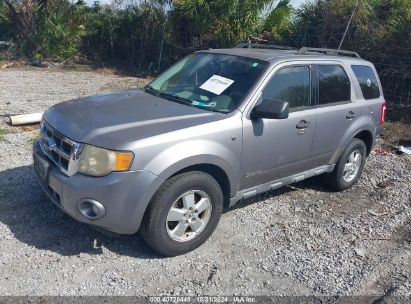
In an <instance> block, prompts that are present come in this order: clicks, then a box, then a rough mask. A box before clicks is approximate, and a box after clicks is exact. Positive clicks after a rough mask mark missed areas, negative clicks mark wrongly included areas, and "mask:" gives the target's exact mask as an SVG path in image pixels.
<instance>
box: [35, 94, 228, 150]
mask: <svg viewBox="0 0 411 304" xmlns="http://www.w3.org/2000/svg"><path fill="white" fill-rule="evenodd" d="M43 117H44V119H45V120H46V121H47V122H48V123H49V124H50V125H51V126H52V127H53V128H55V129H56V130H57V131H59V132H60V133H62V134H63V135H65V136H67V137H68V138H70V139H72V140H74V141H76V142H80V143H88V144H91V145H95V146H99V147H103V148H108V149H118V148H119V147H121V146H123V145H124V144H126V143H129V142H132V141H135V140H138V139H143V138H146V137H150V136H154V135H158V134H163V133H167V132H172V131H175V130H178V129H183V128H188V127H192V126H195V125H199V124H204V123H208V122H212V121H216V120H220V119H223V118H224V117H225V115H224V114H221V113H216V112H207V111H206V110H202V109H198V108H194V107H190V106H187V105H183V104H179V103H176V102H173V101H169V100H165V99H162V98H159V97H156V96H153V95H150V94H147V93H145V92H143V91H141V90H127V91H120V92H115V93H111V94H106V95H96V96H90V97H85V98H81V99H76V100H70V101H65V102H62V103H59V104H56V105H54V106H52V107H51V108H50V109H49V110H47V111H46V112H45V113H44V116H43Z"/></svg>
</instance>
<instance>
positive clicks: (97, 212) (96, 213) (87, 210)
mask: <svg viewBox="0 0 411 304" xmlns="http://www.w3.org/2000/svg"><path fill="white" fill-rule="evenodd" d="M78 210H79V211H80V213H81V214H82V215H83V216H84V217H86V218H88V219H90V220H97V219H99V218H102V217H103V216H104V215H105V214H106V209H105V208H104V206H103V205H102V204H100V203H99V202H98V201H95V200H92V199H86V200H83V201H81V202H80V203H79V204H78Z"/></svg>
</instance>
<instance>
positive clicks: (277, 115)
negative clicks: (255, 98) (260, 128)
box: [251, 99, 289, 119]
mask: <svg viewBox="0 0 411 304" xmlns="http://www.w3.org/2000/svg"><path fill="white" fill-rule="evenodd" d="M288 115H289V109H288V102H286V101H283V100H273V99H265V100H263V102H262V103H260V104H259V105H258V106H256V107H255V108H254V109H253V111H252V112H251V119H258V118H267V119H286V118H288Z"/></svg>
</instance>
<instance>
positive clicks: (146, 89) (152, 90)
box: [144, 85, 160, 96]
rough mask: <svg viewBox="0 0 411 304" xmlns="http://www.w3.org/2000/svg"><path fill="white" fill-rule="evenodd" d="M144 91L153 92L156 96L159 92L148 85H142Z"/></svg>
mask: <svg viewBox="0 0 411 304" xmlns="http://www.w3.org/2000/svg"><path fill="white" fill-rule="evenodd" d="M144 91H146V92H147V93H151V94H154V95H156V96H158V95H159V93H160V92H159V91H157V90H156V89H154V88H153V87H152V86H149V85H148V86H145V87H144Z"/></svg>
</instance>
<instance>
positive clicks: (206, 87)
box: [145, 52, 268, 113]
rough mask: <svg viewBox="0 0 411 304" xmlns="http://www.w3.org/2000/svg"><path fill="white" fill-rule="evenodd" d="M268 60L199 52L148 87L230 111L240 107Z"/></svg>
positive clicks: (195, 104)
mask: <svg viewBox="0 0 411 304" xmlns="http://www.w3.org/2000/svg"><path fill="white" fill-rule="evenodd" d="M267 65H268V63H267V62H265V61H260V60H256V59H251V58H244V57H238V56H231V55H222V54H212V53H201V52H200V53H195V54H192V55H189V56H187V57H186V58H184V59H183V60H181V61H179V62H178V63H176V64H175V65H174V66H172V67H171V68H169V69H168V70H167V71H166V72H164V73H163V74H162V75H160V76H159V77H158V78H157V79H155V80H154V81H153V82H151V83H150V84H149V85H148V86H146V88H145V89H146V92H148V93H150V94H154V95H157V96H161V97H163V98H166V99H169V100H172V101H175V102H180V103H184V104H186V105H188V106H193V107H199V108H202V109H205V110H208V111H217V112H222V113H228V112H231V111H233V110H234V109H236V108H238V106H239V105H240V104H241V102H242V101H243V99H244V97H245V96H246V94H247V92H248V91H249V90H250V89H251V87H252V86H253V85H254V83H255V82H256V80H257V79H258V78H259V77H260V75H261V74H262V73H263V71H264V70H265V69H266V67H267Z"/></svg>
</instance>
